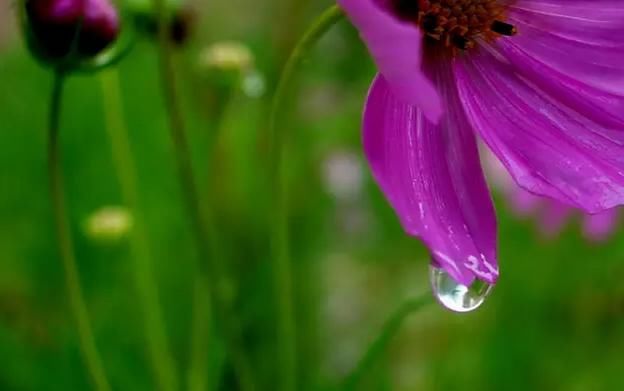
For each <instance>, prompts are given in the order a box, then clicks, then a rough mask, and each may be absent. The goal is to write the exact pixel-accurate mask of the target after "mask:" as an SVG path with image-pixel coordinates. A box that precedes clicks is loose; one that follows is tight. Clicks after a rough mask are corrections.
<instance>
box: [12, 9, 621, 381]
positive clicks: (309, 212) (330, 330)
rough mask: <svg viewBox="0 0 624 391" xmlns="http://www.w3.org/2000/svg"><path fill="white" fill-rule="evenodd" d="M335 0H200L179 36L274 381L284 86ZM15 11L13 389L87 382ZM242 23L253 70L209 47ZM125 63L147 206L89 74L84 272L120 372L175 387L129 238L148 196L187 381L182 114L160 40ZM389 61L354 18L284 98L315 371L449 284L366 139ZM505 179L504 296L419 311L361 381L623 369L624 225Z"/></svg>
mask: <svg viewBox="0 0 624 391" xmlns="http://www.w3.org/2000/svg"><path fill="white" fill-rule="evenodd" d="M328 5H330V2H328V1H325V0H323V1H314V2H313V1H310V0H265V1H263V2H256V1H250V0H230V1H227V2H225V1H223V2H213V1H211V2H209V1H199V0H196V1H193V2H189V3H188V4H183V7H184V9H188V10H192V15H193V18H192V19H191V20H192V34H191V35H190V37H189V39H188V40H187V41H186V43H184V44H183V45H181V46H179V47H177V48H176V50H175V70H176V75H177V77H178V81H179V85H180V94H179V96H180V100H181V101H182V103H183V111H184V115H185V119H186V122H187V127H188V131H189V139H190V145H191V150H192V159H193V163H194V168H195V172H196V174H197V181H198V183H199V186H200V189H201V193H202V197H203V198H202V202H204V203H210V205H211V207H212V209H213V210H214V211H215V215H216V216H215V219H216V222H217V226H218V231H219V237H220V240H219V242H220V247H221V248H222V252H223V254H222V256H223V262H224V263H225V264H226V265H227V270H228V273H229V277H228V279H227V282H228V285H227V288H228V292H229V295H230V297H231V303H232V308H233V313H234V316H235V319H236V322H237V323H238V324H239V325H240V332H241V336H242V338H241V349H242V352H243V355H244V356H245V357H246V358H247V359H248V361H249V362H250V368H251V379H252V380H253V383H254V385H255V388H256V389H258V390H274V389H277V385H278V384H279V383H280V378H281V377H282V376H284V373H283V369H284V368H281V367H280V363H279V361H278V360H277V358H276V346H277V344H278V342H279V340H280V338H282V336H280V335H278V333H277V332H276V330H278V328H277V325H276V322H277V319H278V314H277V310H276V299H275V296H276V294H275V290H274V284H273V271H272V270H271V267H272V266H271V265H272V263H271V262H270V252H269V250H270V249H269V241H268V240H269V239H268V235H269V232H270V227H269V222H270V221H271V220H270V213H271V212H270V210H269V209H268V205H270V197H271V194H272V193H271V191H270V190H271V189H270V188H269V185H268V183H269V179H268V174H267V171H268V165H269V163H268V161H269V159H270V158H271V156H270V155H267V145H266V144H267V143H266V137H267V123H268V120H267V118H268V109H269V105H270V97H271V94H272V91H273V86H274V85H275V83H276V80H277V78H278V77H279V70H280V69H281V67H282V66H283V63H284V60H285V59H286V58H287V56H288V53H289V49H290V48H292V46H293V44H294V43H295V41H296V40H297V38H298V37H299V36H300V35H301V33H302V32H303V30H304V29H305V28H306V26H307V25H308V24H309V23H310V22H311V21H312V20H313V19H314V18H315V16H317V15H318V14H319V13H320V11H321V10H323V9H324V7H326V6H328ZM14 11H15V10H14V2H12V1H9V0H2V3H1V7H0V357H1V360H2V365H0V390H87V389H91V386H90V382H89V378H88V374H87V372H86V370H85V368H84V365H83V364H82V361H81V355H80V349H79V341H78V337H77V334H76V331H75V327H74V322H73V320H72V316H71V313H70V311H69V308H68V304H67V297H66V295H65V288H64V276H63V272H62V268H61V262H60V259H59V257H58V251H57V247H56V243H55V235H54V230H53V224H52V211H51V207H50V201H49V197H48V179H47V169H46V150H45V145H46V131H45V129H46V115H47V114H46V113H47V105H48V99H49V95H50V89H51V79H52V76H51V73H50V72H49V71H47V70H46V69H43V68H42V67H41V66H39V65H38V64H37V63H36V62H35V61H34V60H33V59H32V58H31V57H30V56H29V54H28V52H27V51H26V49H25V48H24V45H23V43H22V41H21V39H20V38H19V34H18V33H17V31H15V28H14V26H13V23H12V20H13V19H14ZM126 22H128V23H129V21H128V20H126ZM222 41H237V42H239V43H241V44H242V45H244V46H245V47H246V48H247V49H248V50H249V51H250V53H252V55H253V57H254V59H253V63H249V64H248V66H247V67H246V68H245V72H244V75H243V76H242V78H241V79H239V78H233V79H232V78H231V74H229V73H228V74H225V73H224V72H223V71H219V70H216V69H215V67H214V66H213V67H210V66H208V65H209V64H207V61H206V56H209V54H206V53H207V52H206V48H208V47H210V46H211V45H214V44H215V43H218V42H222ZM202 59H203V60H202ZM118 71H119V74H118V75H119V80H120V84H119V88H120V90H121V96H120V99H121V100H120V101H118V102H117V103H121V104H122V108H123V113H124V120H125V122H126V125H127V128H128V132H129V141H130V145H131V149H132V152H133V157H134V159H135V160H136V165H137V167H136V169H137V172H138V179H139V180H138V183H137V185H138V189H139V192H140V196H139V206H138V208H137V210H136V211H133V210H130V209H128V208H126V205H124V198H123V197H122V194H121V191H120V183H119V176H118V173H117V171H116V168H115V164H114V158H113V156H114V153H115V150H114V148H113V146H112V144H111V141H110V138H109V133H108V131H107V122H106V116H107V115H110V110H111V107H110V102H108V101H107V100H106V99H105V91H106V88H107V83H108V88H110V83H111V80H113V81H114V80H115V79H114V77H113V78H112V79H111V77H110V75H111V74H110V73H109V74H108V75H109V77H108V78H106V76H104V77H103V76H102V75H101V74H100V75H83V76H75V77H71V78H70V79H69V81H68V84H67V89H66V100H65V105H64V108H63V118H62V137H61V144H62V149H63V167H64V171H65V184H66V192H67V203H68V206H69V213H70V218H71V224H72V232H73V235H74V240H75V251H76V254H77V261H78V264H79V271H80V276H81V281H82V287H83V290H84V294H85V297H86V301H87V304H88V310H89V315H90V317H91V320H92V323H93V329H94V333H95V338H96V343H97V346H98V348H99V350H100V353H101V356H102V359H103V362H104V367H105V370H106V373H107V375H108V378H109V380H110V383H111V385H112V388H113V389H114V390H153V389H158V388H159V386H158V384H157V381H156V377H155V376H154V373H153V371H152V370H151V369H150V364H149V359H148V354H149V353H148V351H147V349H146V338H145V331H144V326H143V318H142V309H141V300H140V298H139V294H138V293H137V283H136V281H137V279H136V278H135V277H136V271H135V267H136V264H135V262H134V260H133V258H132V255H131V253H130V250H129V240H130V239H129V238H130V237H131V235H132V224H131V221H130V220H132V219H133V218H136V217H137V216H141V219H142V221H141V222H140V224H141V226H143V227H144V228H145V229H146V232H147V241H148V242H147V243H148V247H149V251H150V254H151V255H150V262H151V264H152V265H153V267H154V271H155V276H156V282H157V285H158V289H159V297H160V303H161V305H162V310H163V314H164V318H165V328H166V331H167V337H168V342H169V346H170V350H171V352H172V356H173V358H174V361H175V368H176V372H177V376H178V377H179V379H180V380H179V385H180V388H184V389H187V388H189V389H190V387H189V386H188V384H187V381H186V379H187V377H188V376H189V366H190V360H191V359H190V357H191V352H192V351H193V348H194V347H196V346H195V345H194V344H195V343H196V342H197V341H196V340H195V339H194V338H193V335H192V333H191V323H192V317H193V314H192V312H193V281H194V278H195V275H196V271H195V266H194V265H195V262H196V257H197V255H196V248H195V247H196V244H195V242H194V240H193V238H192V234H191V233H190V221H189V218H187V213H186V209H185V208H184V204H183V197H182V195H181V193H180V186H179V180H178V173H177V170H176V164H175V158H174V155H173V150H172V147H171V142H170V138H169V134H168V131H167V119H166V111H165V109H164V102H163V98H162V95H161V88H160V84H159V83H160V79H159V76H158V62H157V48H156V43H155V42H153V40H150V38H149V37H148V36H142V37H140V39H139V41H138V42H137V44H136V45H135V47H134V49H133V50H132V52H131V53H130V55H129V56H128V57H127V58H126V59H125V60H124V61H123V62H122V63H121V64H120V66H119V70H118ZM374 72H375V70H374V66H373V64H372V63H371V61H370V59H369V58H368V55H367V53H366V50H365V48H364V47H363V45H362V44H361V42H360V41H359V39H358V36H357V33H356V32H355V31H354V29H353V28H352V27H351V26H350V25H349V24H348V23H346V22H344V21H343V22H341V23H340V24H338V25H337V26H335V27H334V28H333V29H332V30H331V31H330V33H329V34H327V35H326V36H325V37H324V38H323V40H322V41H321V42H320V43H319V45H318V46H317V47H316V48H315V50H314V51H313V52H312V53H311V54H310V56H309V58H308V59H307V61H306V62H305V63H304V64H303V65H302V67H300V69H299V70H298V71H297V77H296V80H295V81H293V85H292V87H293V88H292V99H289V104H288V107H287V108H286V109H287V110H285V111H284V112H282V114H281V116H282V119H283V120H282V121H281V123H282V126H286V127H287V133H288V134H289V137H290V143H289V147H288V154H287V159H286V161H285V164H287V169H288V174H289V178H290V182H289V185H290V188H291V197H290V198H291V199H290V205H289V221H290V223H291V224H290V226H291V260H292V266H293V283H294V287H295V288H294V290H293V292H292V300H293V302H294V306H295V312H296V337H297V344H296V346H297V352H296V358H297V365H296V367H297V368H298V371H297V372H298V373H297V383H296V389H297V390H339V389H342V385H343V381H344V379H345V378H346V377H347V376H348V375H349V374H350V373H351V371H352V370H353V368H354V367H355V366H356V363H357V362H358V360H360V358H361V357H362V355H363V353H364V352H365V351H366V349H367V348H368V346H370V344H371V341H373V339H374V338H375V337H376V336H377V335H378V334H379V333H380V330H381V327H382V324H383V322H384V321H385V320H386V319H387V318H388V317H389V316H390V314H392V313H393V312H394V311H395V310H396V309H397V308H399V307H400V306H401V304H402V303H404V302H405V300H408V299H410V298H414V297H419V296H422V295H429V291H430V288H429V284H428V255H427V251H426V249H425V248H424V247H423V246H422V245H421V244H420V243H419V242H418V240H415V239H413V238H410V237H408V236H406V235H405V234H404V233H403V231H402V229H401V228H400V226H399V223H398V221H397V219H396V217H395V216H394V214H393V212H392V210H391V209H390V208H389V206H388V205H387V203H386V202H385V201H384V199H383V196H382V195H381V193H380V192H379V190H378V189H377V188H376V186H375V185H374V183H373V182H372V178H371V176H370V173H369V171H368V169H367V166H366V162H365V161H364V159H363V154H362V151H361V145H360V129H359V125H360V117H361V108H362V103H363V100H364V97H365V94H366V90H367V85H368V83H369V82H370V80H371V79H372V77H373V75H374ZM496 198H497V210H498V216H499V237H500V239H499V243H500V264H501V271H502V274H501V278H500V281H499V284H498V285H497V286H496V288H495V290H494V291H493V294H492V295H491V297H490V298H489V299H488V300H487V301H486V303H485V304H484V305H483V307H482V308H480V309H479V310H478V311H476V312H472V313H468V314H454V313H451V312H448V311H446V310H444V309H443V308H441V307H440V306H439V305H438V304H436V303H434V302H433V301H431V303H430V304H428V305H427V306H426V307H424V308H423V309H421V310H420V311H417V312H415V313H413V314H411V315H410V316H409V317H408V318H407V319H406V321H405V322H404V323H403V325H402V327H401V328H400V329H399V331H398V333H397V334H396V335H395V336H394V338H393V339H392V340H391V341H390V342H389V345H388V347H387V349H384V350H383V351H382V352H381V354H380V355H379V356H378V357H377V358H376V359H375V360H374V362H373V365H372V366H371V367H370V368H368V369H367V370H366V373H365V376H364V378H363V379H362V381H361V382H360V383H359V384H358V386H357V389H361V390H619V389H623V388H624V378H623V377H622V373H623V371H624V353H623V352H624V284H622V277H623V276H624V245H623V244H621V243H619V242H620V241H619V236H620V234H621V232H620V233H616V234H615V235H613V239H611V240H610V241H608V242H605V243H601V244H599V245H597V244H591V243H587V242H586V241H585V240H584V239H583V238H582V235H581V233H580V229H579V227H578V223H577V222H573V223H571V224H569V225H568V226H567V227H566V229H565V231H564V232H562V233H561V234H560V235H559V236H558V237H557V238H551V239H545V238H542V237H541V236H540V234H539V232H538V230H537V227H536V225H535V223H534V222H532V221H525V220H523V221H519V220H517V219H515V218H514V217H513V216H512V215H511V214H510V213H509V208H508V207H507V206H506V204H505V202H504V200H503V199H502V198H501V197H496ZM110 207H114V209H111V208H110ZM103 208H104V209H103ZM111 219H112V220H111ZM111 221H112V222H111ZM134 225H135V226H136V222H135V224H134ZM126 231H128V232H126ZM207 323H211V321H210V320H209V321H208V322H207ZM206 333H207V334H209V335H207V336H206V338H207V342H206V344H205V349H204V350H203V353H204V354H205V361H204V362H205V365H204V366H203V367H202V368H203V370H202V373H203V374H204V376H205V377H206V379H207V384H206V386H205V389H211V390H217V389H218V390H235V389H238V388H239V382H238V379H237V376H236V372H235V370H234V368H233V365H232V360H231V359H230V358H229V357H230V356H229V355H228V354H227V347H226V343H225V342H224V341H223V336H222V335H221V334H222V333H220V332H219V326H218V325H217V326H216V327H207V328H206ZM200 351H201V349H200Z"/></svg>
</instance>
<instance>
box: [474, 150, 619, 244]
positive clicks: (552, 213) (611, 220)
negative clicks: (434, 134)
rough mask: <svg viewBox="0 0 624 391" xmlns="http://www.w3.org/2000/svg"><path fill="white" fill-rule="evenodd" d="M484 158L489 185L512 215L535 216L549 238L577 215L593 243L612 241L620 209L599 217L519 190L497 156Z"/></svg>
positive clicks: (486, 153)
mask: <svg viewBox="0 0 624 391" xmlns="http://www.w3.org/2000/svg"><path fill="white" fill-rule="evenodd" d="M483 155H484V158H483V159H482V160H483V162H484V164H485V171H486V173H487V174H488V175H487V176H488V179H489V182H490V183H491V184H492V185H493V186H494V187H495V188H497V189H499V190H500V191H502V193H503V194H504V195H505V196H506V198H507V200H508V202H509V203H510V205H511V208H512V210H513V212H514V213H515V214H516V215H518V216H521V217H535V218H536V219H537V221H538V223H539V228H540V231H541V232H542V233H543V234H544V235H545V236H547V237H554V236H556V235H557V234H559V233H560V232H561V231H562V230H563V228H564V226H565V224H566V223H567V222H568V221H569V220H570V218H571V217H573V216H574V215H576V214H581V215H582V218H583V234H584V236H585V238H586V239H587V240H589V241H592V242H601V241H605V240H607V239H609V237H611V235H612V234H613V233H614V231H615V230H616V228H617V223H618V210H617V208H612V209H608V210H605V211H604V212H600V213H597V214H589V213H583V211H580V210H578V209H577V208H573V207H571V206H568V205H566V204H564V203H562V202H559V201H556V200H553V199H550V198H547V197H539V196H536V195H533V194H531V193H529V192H528V191H526V190H524V189H522V188H521V187H519V186H518V185H517V184H516V183H515V182H514V181H513V180H512V178H511V177H510V176H509V174H508V173H507V171H506V170H505V167H503V166H502V164H500V162H499V161H498V160H496V157H495V156H493V155H492V154H491V153H489V152H487V151H485V153H484V154H483Z"/></svg>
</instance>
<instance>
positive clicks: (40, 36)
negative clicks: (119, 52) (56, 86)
mask: <svg viewBox="0 0 624 391" xmlns="http://www.w3.org/2000/svg"><path fill="white" fill-rule="evenodd" d="M26 15H27V18H28V23H29V25H30V30H31V34H32V38H33V40H34V42H33V43H34V45H35V49H36V50H37V52H38V53H37V54H39V55H41V56H42V57H44V58H46V59H53V60H55V59H62V58H64V57H67V56H69V55H76V56H77V57H93V56H95V55H96V54H98V53H100V52H101V51H102V50H104V49H105V48H106V47H107V46H108V45H110V44H111V43H112V42H113V41H115V39H116V38H117V35H118V34H119V17H118V14H117V10H116V9H115V7H114V6H113V5H112V4H111V3H110V2H109V1H108V0H27V1H26Z"/></svg>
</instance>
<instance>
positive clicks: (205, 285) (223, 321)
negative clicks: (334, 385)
mask: <svg viewBox="0 0 624 391" xmlns="http://www.w3.org/2000/svg"><path fill="white" fill-rule="evenodd" d="M153 4H154V8H155V10H156V12H157V15H158V41H159V45H158V48H159V59H160V77H161V84H162V89H163V96H164V100H165V106H166V110H167V115H168V119H169V131H170V134H171V139H172V142H173V148H174V154H175V157H176V162H177V166H178V174H179V176H180V181H181V185H182V193H183V196H184V198H185V204H186V207H187V209H188V213H189V215H190V218H191V222H192V231H193V234H194V236H195V240H196V243H197V249H198V255H199V260H200V262H199V265H198V271H199V273H198V276H197V280H196V282H195V284H198V286H199V288H198V289H195V292H200V293H201V292H206V295H207V296H208V297H206V298H205V299H206V300H210V301H211V303H210V304H211V305H210V306H209V305H208V303H207V305H205V306H201V305H198V306H195V309H200V310H206V311H208V309H209V308H212V309H213V311H215V315H216V316H214V317H213V319H215V321H217V322H219V326H220V327H219V328H218V330H219V332H220V333H222V335H223V336H224V338H225V340H226V344H227V350H228V354H229V357H230V359H231V362H232V366H233V368H234V371H235V372H236V376H237V380H238V383H239V385H240V387H241V389H243V390H253V389H254V381H253V378H252V375H251V368H250V367H249V364H248V362H247V358H246V357H245V355H244V352H243V350H242V347H241V343H240V330H239V328H238V327H237V323H236V322H234V321H233V316H232V314H231V313H230V311H231V309H230V303H229V299H228V297H227V292H226V290H227V287H225V281H224V279H223V265H222V261H223V257H222V252H221V250H220V243H219V240H218V238H217V230H216V227H215V224H214V217H213V211H212V210H211V209H210V206H209V205H204V204H202V203H200V197H199V193H198V190H197V185H196V183H195V175H194V173H193V166H192V164H191V151H190V149H189V147H188V142H187V134H186V128H185V123H184V118H183V116H182V112H181V110H180V103H179V102H178V98H177V86H176V79H175V69H174V64H173V54H172V47H171V42H170V39H169V31H168V25H169V21H170V15H168V13H167V10H166V7H165V1H164V0H153ZM195 300H202V298H201V297H200V298H195ZM197 302H199V301H197ZM194 316H195V317H197V316H198V315H194ZM196 319H197V318H196ZM200 319H201V318H200ZM193 334H194V335H200V334H199V333H193ZM193 356H195V355H194V354H193ZM191 367H197V363H196V364H191ZM199 383H201V381H200V382H199Z"/></svg>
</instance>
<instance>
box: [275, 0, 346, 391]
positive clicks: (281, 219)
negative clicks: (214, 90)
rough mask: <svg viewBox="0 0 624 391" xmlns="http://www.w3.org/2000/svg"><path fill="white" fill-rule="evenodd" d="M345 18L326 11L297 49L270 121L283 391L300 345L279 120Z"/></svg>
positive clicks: (292, 377) (290, 383) (290, 386)
mask: <svg viewBox="0 0 624 391" xmlns="http://www.w3.org/2000/svg"><path fill="white" fill-rule="evenodd" d="M343 16H344V14H343V12H342V10H341V9H340V8H339V7H338V6H335V5H334V6H332V7H330V8H329V9H328V10H326V11H325V12H324V13H323V14H321V16H319V18H318V19H317V20H316V21H315V22H314V23H313V24H312V26H311V27H310V28H309V29H308V30H307V31H306V32H305V33H304V35H303V37H302V38H301V40H299V42H298V43H297V44H296V45H295V48H294V49H293V51H292V53H291V54H290V57H289V58H288V60H287V62H286V65H285V66H284V70H283V71H282V74H281V76H280V80H279V81H278V84H277V88H276V90H275V95H274V96H273V102H272V106H271V114H270V119H269V145H270V156H271V157H272V161H271V167H270V168H269V169H270V175H271V183H272V186H273V191H274V192H275V195H274V196H273V197H272V201H273V204H272V208H271V212H272V217H273V221H272V224H271V252H272V257H271V260H272V262H273V273H274V283H275V295H276V301H277V302H276V305H277V309H278V319H277V321H278V326H277V332H278V360H279V361H278V363H279V367H280V379H281V382H282V383H281V385H280V389H281V390H282V391H291V390H294V389H296V387H297V371H298V368H297V344H296V338H297V336H296V321H295V313H294V309H293V281H292V280H293V278H292V270H291V263H290V259H289V248H288V240H289V239H288V184H287V182H288V179H287V170H286V164H285V161H286V158H285V154H286V151H287V148H286V144H287V139H286V133H285V132H284V131H283V130H282V129H281V128H278V124H277V118H278V113H279V112H280V110H281V108H282V106H283V104H284V102H285V98H286V92H287V91H286V90H287V88H286V87H287V85H288V82H289V81H290V79H291V78H292V76H293V73H294V71H295V70H296V68H297V66H298V65H299V63H300V62H301V60H302V59H303V58H304V57H305V56H306V54H308V53H309V52H310V50H311V49H312V47H313V46H314V45H315V44H316V43H317V42H318V40H319V39H320V38H321V37H322V36H323V35H324V34H325V33H326V32H327V31H328V30H329V29H330V27H332V26H333V25H334V24H336V23H337V22H338V21H340V20H341V19H342V18H343Z"/></svg>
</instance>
